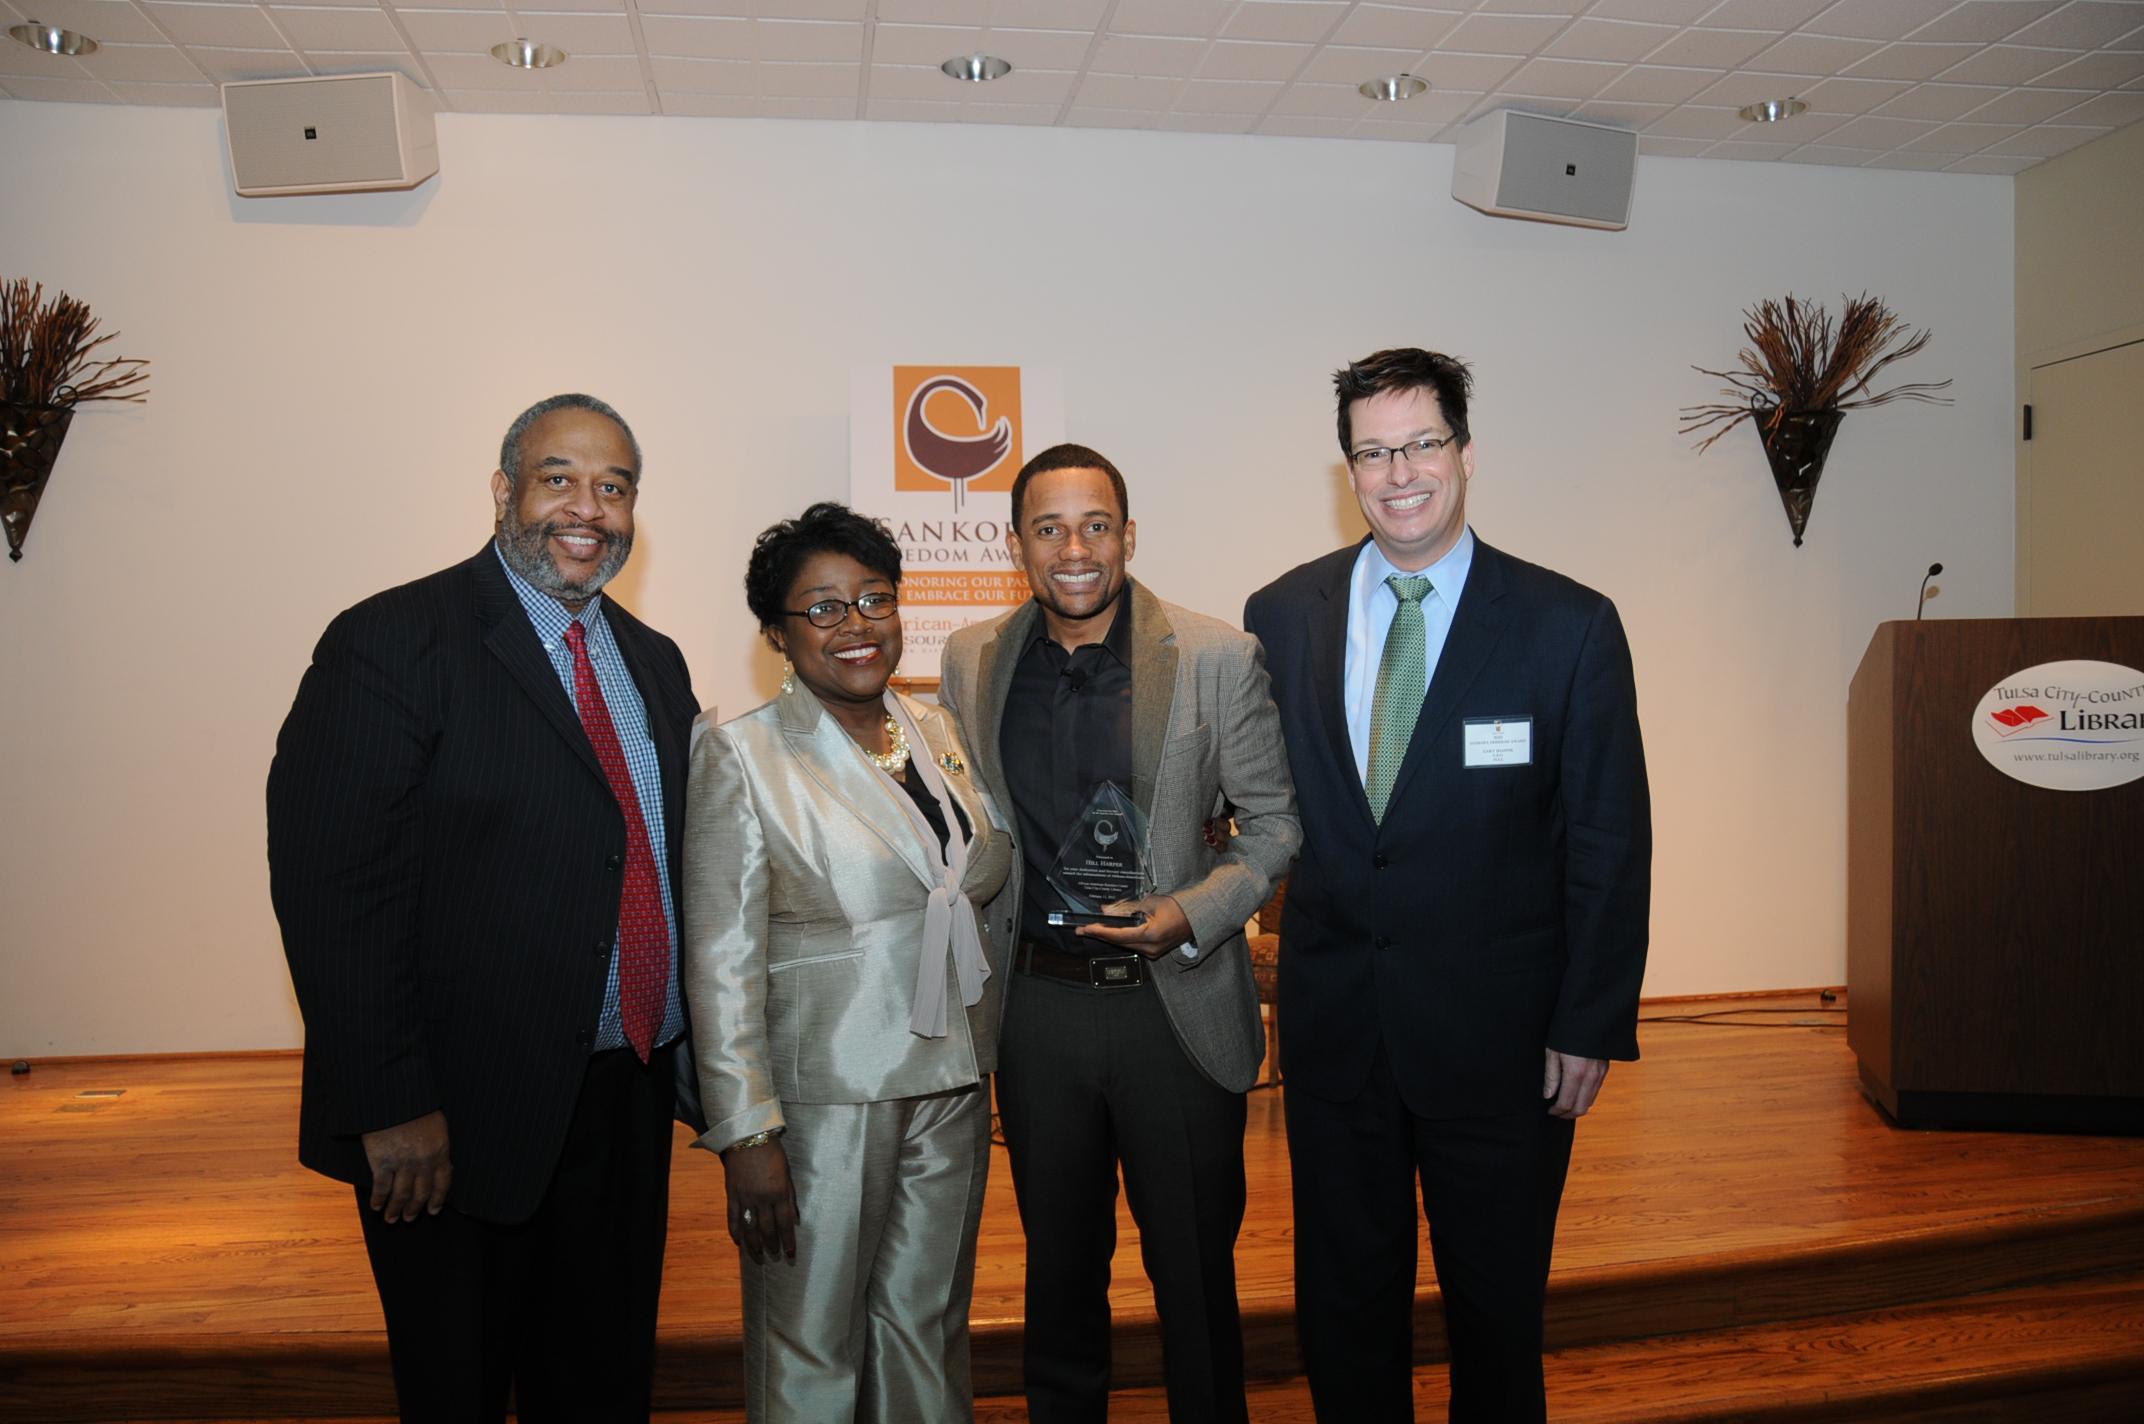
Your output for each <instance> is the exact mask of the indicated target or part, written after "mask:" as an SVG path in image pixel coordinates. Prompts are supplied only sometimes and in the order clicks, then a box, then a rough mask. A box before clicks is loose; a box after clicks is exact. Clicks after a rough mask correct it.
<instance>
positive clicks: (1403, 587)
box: [1362, 574, 1430, 825]
mask: <svg viewBox="0 0 2144 1424" xmlns="http://www.w3.org/2000/svg"><path fill="white" fill-rule="evenodd" d="M1385 582H1386V583H1387V584H1389V585H1391V587H1392V592H1393V593H1394V594H1396V595H1398V597H1399V600H1400V606H1399V611H1398V612H1396V613H1394V614H1393V615H1392V630H1391V631H1390V632H1388V633H1386V634H1385V652H1384V656H1383V658H1381V659H1380V660H1379V661H1378V664H1377V695H1376V697H1375V699H1374V700H1373V701H1372V702H1371V704H1370V777H1369V780H1368V781H1367V782H1365V783H1364V785H1363V788H1362V789H1363V790H1364V791H1366V792H1368V793H1369V796H1370V815H1371V816H1373V817H1374V818H1375V819H1376V820H1377V822H1378V823H1379V824H1380V825H1382V824H1383V823H1384V819H1385V803H1386V802H1388V801H1390V800H1391V799H1392V783H1393V782H1395V781H1398V780H1399V779H1400V763H1401V762H1403V761H1405V760H1406V759H1407V739H1408V738H1409V737H1411V736H1413V735H1414V724H1415V719H1416V718H1417V717H1419V716H1421V714H1422V694H1423V693H1424V692H1425V691H1427V690H1428V687H1429V668H1428V667H1427V665H1426V662H1425V659H1424V650H1423V646H1422V642H1423V631H1422V600H1423V598H1424V597H1425V596H1427V595H1428V593H1429V591H1430V585H1429V580H1428V579H1426V578H1406V577H1403V576H1402V575H1399V574H1394V575H1392V577H1390V578H1388V579H1386V580H1385Z"/></svg>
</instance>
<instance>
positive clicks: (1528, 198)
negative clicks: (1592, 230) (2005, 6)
mask: <svg viewBox="0 0 2144 1424" xmlns="http://www.w3.org/2000/svg"><path fill="white" fill-rule="evenodd" d="M1637 166H1638V136H1637V135H1636V134H1635V133H1632V132H1631V131H1630V130H1628V129H1618V128H1610V127H1609V126H1608V125H1606V124H1589V123H1583V122H1581V121H1579V120H1577V119H1552V118H1549V117H1547V116H1546V115H1543V114H1522V113H1519V112H1517V111H1515V110H1511V109H1499V110H1497V111H1496V112H1495V113H1493V114H1483V115H1482V116H1481V117H1480V118H1478V119H1476V120H1474V121H1473V122H1472V123H1470V124H1468V125H1467V126H1466V127H1465V128H1463V129H1461V130H1460V131H1459V145H1458V153H1457V154H1456V155H1455V157H1454V159H1453V162H1452V196H1453V197H1455V198H1457V199H1458V200H1459V201H1460V202H1462V203H1465V204H1466V205H1467V206H1468V207H1470V208H1479V209H1481V210H1482V211H1483V212H1485V213H1494V214H1496V215H1497V216H1498V217H1506V218H1534V219H1537V220H1539V221H1541V222H1553V223H1570V224H1573V225H1574V226H1578V227H1606V228H1623V227H1628V226H1629V225H1630V184H1631V178H1632V175H1633V174H1634V173H1635V172H1636V170H1637Z"/></svg>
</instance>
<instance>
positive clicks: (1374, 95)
mask: <svg viewBox="0 0 2144 1424" xmlns="http://www.w3.org/2000/svg"><path fill="white" fill-rule="evenodd" d="M1355 88H1356V90H1357V92H1359V93H1360V94H1361V95H1362V97H1363V98H1365V99H1382V100H1384V101H1385V102H1386V103H1388V104H1397V103H1398V102H1399V101H1400V100H1402V99H1412V98H1413V97H1414V96H1415V95H1417V94H1420V93H1422V92H1424V91H1425V90H1427V89H1428V88H1429V81H1428V80H1427V79H1417V78H1415V77H1414V76H1413V75H1412V74H1392V75H1387V76H1386V77H1385V78H1383V79H1366V80H1364V81H1363V82H1362V83H1360V84H1358V85H1356V86H1355Z"/></svg>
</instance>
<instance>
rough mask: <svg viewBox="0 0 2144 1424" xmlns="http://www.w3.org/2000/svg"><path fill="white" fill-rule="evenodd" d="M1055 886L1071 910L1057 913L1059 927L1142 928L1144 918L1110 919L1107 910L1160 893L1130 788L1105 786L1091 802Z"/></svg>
mask: <svg viewBox="0 0 2144 1424" xmlns="http://www.w3.org/2000/svg"><path fill="white" fill-rule="evenodd" d="M1048 878H1049V882H1050V885H1051V886H1052V887H1053V888H1054V889H1055V890H1056V891H1057V893H1058V894H1059V895H1061V896H1063V897H1064V902H1065V908H1064V909H1062V910H1052V911H1050V914H1049V922H1050V923H1051V924H1053V925H1120V926H1121V925H1137V924H1143V923H1145V921H1146V916H1145V915H1144V914H1132V915H1110V914H1104V913H1103V911H1102V907H1103V906H1104V905H1112V904H1115V903H1116V902H1117V901H1119V900H1137V899H1140V898H1141V897H1143V896H1146V895H1150V894H1152V893H1153V892H1154V872H1153V867H1152V862H1151V861H1150V859H1149V856H1148V846H1147V828H1146V817H1145V815H1144V814H1142V813H1141V812H1140V810H1139V808H1138V806H1136V805H1135V804H1133V802H1132V798H1131V797H1130V796H1127V795H1126V794H1125V792H1124V788H1123V787H1121V786H1119V785H1117V784H1116V783H1115V782H1114V781H1105V782H1103V783H1102V784H1101V785H1100V786H1097V787H1096V788H1095V789H1094V794H1093V795H1092V796H1090V797H1088V798H1087V805H1086V807H1085V809H1083V810H1082V811H1081V812H1080V813H1079V819H1078V820H1077V821H1075V822H1073V823H1072V830H1071V832H1070V833H1069V834H1068V835H1066V837H1065V843H1064V844H1063V845H1062V846H1059V847H1058V850H1057V859H1056V860H1054V861H1052V862H1051V863H1050V869H1049V877H1048Z"/></svg>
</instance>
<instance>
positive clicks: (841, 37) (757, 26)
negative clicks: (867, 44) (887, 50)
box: [752, 20, 864, 64]
mask: <svg viewBox="0 0 2144 1424" xmlns="http://www.w3.org/2000/svg"><path fill="white" fill-rule="evenodd" d="M752 36H753V41H754V43H755V44H757V45H758V47H759V57H760V58H761V59H777V60H788V61H790V62H792V63H811V62H819V63H826V64H836V63H850V64H854V63H858V62H861V61H862V59H863V57H864V27H863V26H862V25H855V24H846V23H842V22H839V21H833V20H754V21H753V22H752Z"/></svg>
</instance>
